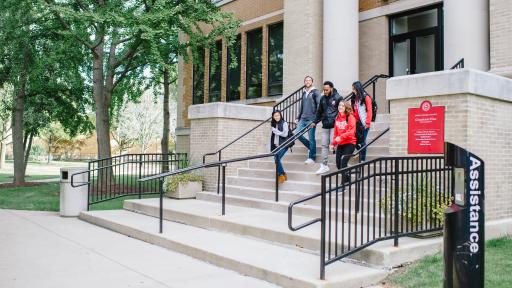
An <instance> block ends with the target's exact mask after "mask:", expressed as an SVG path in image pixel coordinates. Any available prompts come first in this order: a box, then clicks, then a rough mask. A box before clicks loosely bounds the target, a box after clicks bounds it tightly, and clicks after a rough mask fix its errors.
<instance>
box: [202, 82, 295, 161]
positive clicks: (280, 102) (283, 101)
mask: <svg viewBox="0 0 512 288" xmlns="http://www.w3.org/2000/svg"><path fill="white" fill-rule="evenodd" d="M303 90H304V86H302V87H300V88H299V89H297V90H295V91H294V92H293V93H292V94H290V95H289V96H288V97H286V98H284V99H282V100H281V101H279V103H277V104H276V105H274V106H273V107H274V110H276V108H278V107H280V105H281V104H282V103H286V102H287V101H289V100H290V99H293V98H294V97H297V95H300V96H302V93H301V92H303ZM300 100H302V98H300V97H299V100H296V101H295V102H294V103H296V102H297V101H300ZM290 106H291V105H288V106H287V108H289V107H290ZM279 110H281V112H282V113H283V118H284V119H285V120H286V121H287V122H288V123H293V120H294V119H287V117H285V115H284V114H288V113H286V112H287V111H284V110H285V109H279ZM271 119H272V117H269V118H268V119H266V120H263V121H262V122H261V123H259V124H258V125H256V126H254V127H253V128H251V129H249V130H247V131H246V132H245V133H243V134H242V135H240V136H238V137H237V138H235V139H234V140H232V141H231V142H229V143H228V144H226V145H224V146H222V147H221V148H220V149H218V150H217V151H215V152H211V153H206V154H204V155H203V163H205V162H206V157H207V156H214V155H217V154H222V151H223V150H224V149H226V148H228V147H229V146H231V145H233V144H234V143H236V142H238V141H239V140H240V139H242V138H244V137H245V136H247V135H248V134H250V133H251V132H253V131H254V130H256V129H258V128H259V127H261V125H263V124H265V123H267V122H269V121H270V120H271ZM291 120H292V121H291ZM220 160H221V157H220V156H219V161H220Z"/></svg>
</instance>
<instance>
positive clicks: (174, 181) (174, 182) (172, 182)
mask: <svg viewBox="0 0 512 288" xmlns="http://www.w3.org/2000/svg"><path fill="white" fill-rule="evenodd" d="M197 181H203V177H202V176H199V175H196V174H192V173H184V174H178V175H175V176H170V177H166V178H165V180H164V192H165V193H168V192H174V191H176V189H178V185H179V184H180V183H187V182H197Z"/></svg>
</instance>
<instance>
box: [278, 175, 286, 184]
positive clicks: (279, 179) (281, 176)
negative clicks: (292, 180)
mask: <svg viewBox="0 0 512 288" xmlns="http://www.w3.org/2000/svg"><path fill="white" fill-rule="evenodd" d="M277 179H278V182H279V184H283V183H284V181H285V180H286V179H285V177H284V175H279V177H278V178H277Z"/></svg>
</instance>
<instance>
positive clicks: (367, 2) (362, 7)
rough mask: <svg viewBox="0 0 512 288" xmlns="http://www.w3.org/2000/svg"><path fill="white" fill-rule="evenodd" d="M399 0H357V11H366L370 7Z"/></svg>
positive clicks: (377, 6)
mask: <svg viewBox="0 0 512 288" xmlns="http://www.w3.org/2000/svg"><path fill="white" fill-rule="evenodd" d="M397 1H399V0H359V11H360V12H363V11H367V10H370V9H375V8H379V7H382V6H385V5H388V4H390V3H393V2H397Z"/></svg>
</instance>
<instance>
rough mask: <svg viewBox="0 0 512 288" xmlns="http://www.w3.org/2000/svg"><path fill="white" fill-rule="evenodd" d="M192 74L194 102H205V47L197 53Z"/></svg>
mask: <svg viewBox="0 0 512 288" xmlns="http://www.w3.org/2000/svg"><path fill="white" fill-rule="evenodd" d="M196 56H197V61H195V63H194V67H193V72H192V73H193V75H192V83H193V84H192V85H193V87H192V104H203V103H204V49H200V50H199V52H198V53H197V55H196Z"/></svg>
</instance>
